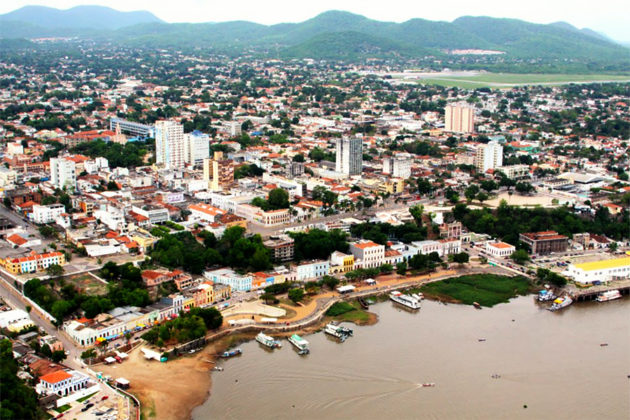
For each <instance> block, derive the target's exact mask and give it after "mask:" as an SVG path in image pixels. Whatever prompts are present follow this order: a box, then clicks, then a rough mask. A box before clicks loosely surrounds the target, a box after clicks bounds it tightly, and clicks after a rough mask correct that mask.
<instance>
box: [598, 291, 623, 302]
mask: <svg viewBox="0 0 630 420" xmlns="http://www.w3.org/2000/svg"><path fill="white" fill-rule="evenodd" d="M620 298H621V292H619V290H608V291H607V292H604V293H600V294H599V295H598V296H597V301H598V302H608V301H609V300H615V299H620Z"/></svg>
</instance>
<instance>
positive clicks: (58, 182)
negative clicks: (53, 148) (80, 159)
mask: <svg viewBox="0 0 630 420" xmlns="http://www.w3.org/2000/svg"><path fill="white" fill-rule="evenodd" d="M76 171H77V170H76V164H75V163H74V162H73V161H71V160H69V159H64V158H62V157H61V158H51V159H50V182H51V183H52V184H53V185H54V186H55V187H57V188H59V189H64V188H66V189H71V190H75V189H76V188H77V175H76Z"/></svg>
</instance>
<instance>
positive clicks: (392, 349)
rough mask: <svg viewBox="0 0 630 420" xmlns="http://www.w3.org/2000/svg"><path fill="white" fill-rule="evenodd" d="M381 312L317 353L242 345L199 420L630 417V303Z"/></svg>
mask: <svg viewBox="0 0 630 420" xmlns="http://www.w3.org/2000/svg"><path fill="white" fill-rule="evenodd" d="M370 309H371V311H373V312H375V313H376V314H378V316H379V321H378V323H377V324H375V325H373V326H366V327H357V326H354V325H348V326H349V327H350V328H352V329H354V337H351V338H349V339H348V340H347V341H346V342H345V343H337V342H336V341H334V340H333V339H331V338H330V337H329V336H326V335H325V334H324V333H323V332H319V333H316V334H312V335H307V336H305V338H306V339H307V340H308V341H309V342H310V347H311V354H309V355H308V356H298V355H297V353H296V352H295V351H294V349H293V347H292V346H291V345H290V343H289V342H288V341H286V340H283V347H282V348H281V349H279V350H274V351H273V352H270V351H268V350H266V349H264V348H262V347H261V346H260V345H259V344H258V343H257V342H255V341H253V340H252V341H249V342H247V343H243V344H242V345H241V346H240V347H241V348H242V349H243V355H242V356H240V357H238V358H234V359H230V360H227V361H225V362H222V364H221V366H223V367H224V368H225V371H223V372H214V373H213V374H212V382H213V385H212V390H211V396H210V397H209V398H208V400H207V401H206V402H205V403H204V404H203V405H202V406H200V407H197V408H196V409H195V410H194V412H193V418H194V419H197V420H201V419H289V418H291V419H296V418H299V419H350V418H362V419H382V418H390V419H411V418H423V419H427V418H428V419H431V418H434V419H445V418H448V419H454V418H467V419H471V418H478V419H488V418H492V419H495V418H496V419H498V418H502V419H514V418H539V419H540V418H554V419H558V418H561V419H565V418H571V419H594V418H610V419H617V418H618V419H628V418H629V417H630V379H629V378H628V375H630V299H629V298H628V297H626V298H624V299H623V300H617V301H613V302H606V303H596V302H592V303H579V304H574V305H572V306H571V307H569V308H566V309H565V310H564V311H561V312H556V313H552V312H549V311H546V310H544V309H543V308H542V307H540V306H538V305H537V304H536V303H535V302H534V301H533V298H532V297H531V296H525V297H519V298H516V299H513V300H512V301H511V302H510V303H507V304H501V305H497V306H495V307H494V308H491V309H483V310H476V309H474V308H472V307H470V306H464V305H454V304H450V305H444V304H440V303H437V302H433V301H423V306H422V309H420V310H419V311H418V312H416V313H410V312H408V311H406V310H404V309H402V308H399V307H397V306H395V305H394V304H393V303H391V302H383V303H379V304H376V305H374V306H372V307H371V308H370ZM480 338H483V339H485V340H486V341H479V339H480ZM602 343H608V346H600V344H602ZM494 374H497V375H500V378H492V376H493V375H494ZM426 382H434V383H435V384H436V386H435V387H422V386H421V384H422V383H426ZM525 406H526V407H525Z"/></svg>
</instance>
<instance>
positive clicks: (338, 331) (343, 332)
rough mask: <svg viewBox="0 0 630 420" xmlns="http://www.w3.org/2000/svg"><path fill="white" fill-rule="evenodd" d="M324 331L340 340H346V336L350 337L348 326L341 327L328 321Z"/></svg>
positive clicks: (350, 331)
mask: <svg viewBox="0 0 630 420" xmlns="http://www.w3.org/2000/svg"><path fill="white" fill-rule="evenodd" d="M324 332H325V333H326V334H328V335H332V336H333V337H335V338H338V339H340V340H341V341H346V338H348V337H352V334H353V332H352V330H351V329H350V328H345V327H342V326H341V325H336V324H333V323H330V324H328V325H326V327H325V328H324Z"/></svg>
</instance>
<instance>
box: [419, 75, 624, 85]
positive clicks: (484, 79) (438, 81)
mask: <svg viewBox="0 0 630 420" xmlns="http://www.w3.org/2000/svg"><path fill="white" fill-rule="evenodd" d="M417 82H418V83H421V84H432V85H440V86H448V87H451V86H456V87H461V88H479V87H492V88H510V87H514V86H522V85H550V86H554V85H565V84H569V83H588V82H602V83H604V82H630V75H618V74H615V75H611V74H515V73H477V74H470V75H466V76H458V75H453V76H450V75H448V74H445V73H436V75H435V76H427V77H421V78H419V79H417Z"/></svg>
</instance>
